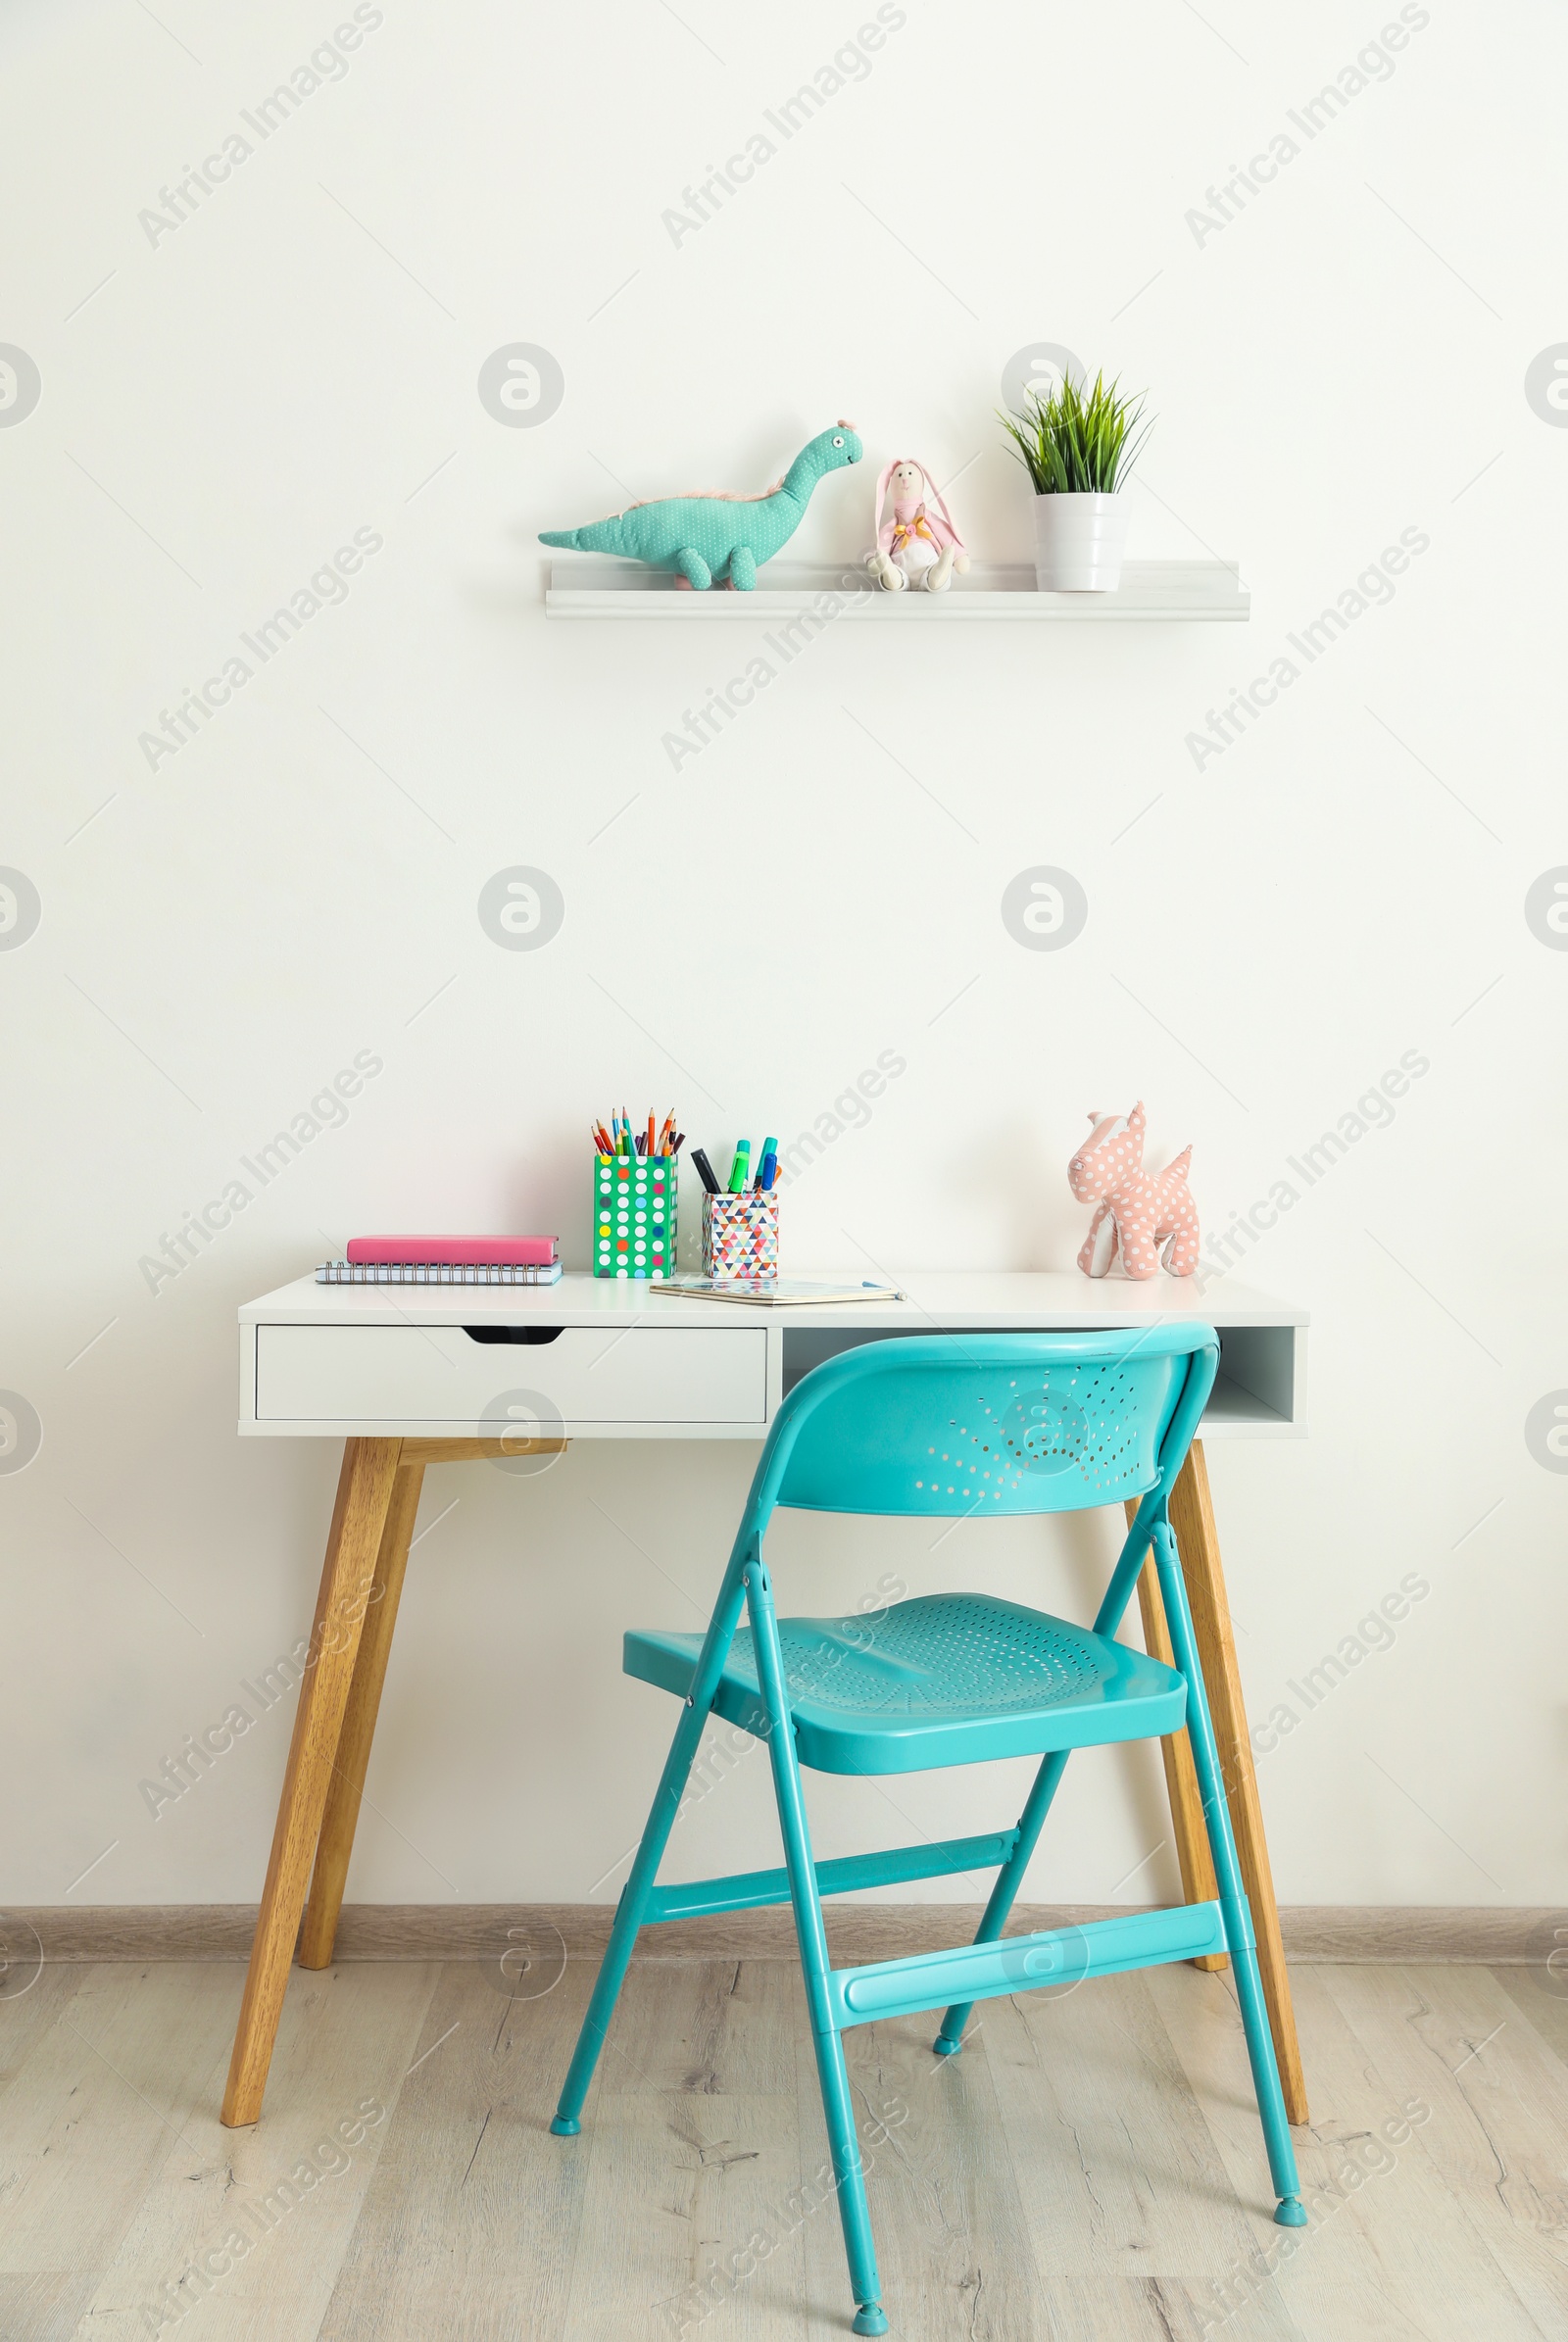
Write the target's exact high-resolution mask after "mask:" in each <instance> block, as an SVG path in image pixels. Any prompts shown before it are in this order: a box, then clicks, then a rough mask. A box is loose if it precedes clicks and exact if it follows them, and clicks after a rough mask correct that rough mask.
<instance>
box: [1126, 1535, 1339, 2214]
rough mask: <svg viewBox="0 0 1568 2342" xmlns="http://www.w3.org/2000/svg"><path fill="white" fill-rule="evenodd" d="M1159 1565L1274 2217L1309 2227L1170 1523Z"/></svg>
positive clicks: (1157, 1545) (1157, 1540)
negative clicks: (1274, 2202) (1273, 2197)
mask: <svg viewBox="0 0 1568 2342" xmlns="http://www.w3.org/2000/svg"><path fill="white" fill-rule="evenodd" d="M1154 1566H1155V1568H1156V1569H1157V1571H1158V1573H1159V1590H1160V1594H1161V1597H1162V1598H1163V1601H1164V1604H1165V1618H1166V1623H1167V1624H1168V1626H1169V1628H1170V1638H1171V1646H1172V1648H1173V1650H1174V1651H1175V1654H1176V1665H1177V1666H1178V1668H1179V1669H1180V1670H1181V1672H1182V1674H1183V1675H1184V1676H1185V1677H1186V1679H1187V1732H1188V1738H1189V1740H1190V1741H1191V1744H1192V1751H1193V1764H1194V1767H1195V1769H1196V1771H1197V1774H1198V1785H1199V1787H1200V1789H1201V1791H1202V1796H1203V1818H1204V1821H1205V1822H1206V1824H1207V1826H1208V1843H1209V1850H1210V1852H1211V1853H1212V1855H1213V1858H1214V1878H1215V1883H1216V1885H1217V1887H1218V1890H1219V1903H1220V1909H1221V1910H1222V1911H1223V1913H1224V1915H1225V1931H1226V1935H1227V1937H1228V1938H1229V1940H1230V1942H1231V1946H1232V1950H1231V1959H1232V1962H1233V1964H1234V1967H1235V1970H1236V1997H1237V1999H1238V2001H1239V2002H1240V2004H1241V2011H1242V2027H1243V2030H1244V2031H1245V2033H1246V2035H1247V2054H1248V2057H1249V2058H1250V2061H1251V2067H1252V2086H1253V2088H1254V2089H1255V2090H1256V2092H1257V2111H1258V2115H1259V2118H1260V2120H1261V2122H1262V2124H1263V2139H1264V2143H1265V2145H1266V2146H1267V2148H1268V2165H1269V2171H1270V2173H1271V2175H1272V2177H1273V2181H1274V2192H1275V2194H1276V2195H1277V2196H1278V2197H1279V2199H1280V2201H1279V2204H1278V2207H1277V2208H1276V2210H1275V2214H1274V2218H1275V2219H1276V2220H1278V2221H1279V2222H1280V2224H1281V2226H1282V2227H1287V2228H1304V2227H1305V2225H1306V2209H1305V2207H1304V2205H1303V2204H1302V2202H1301V2198H1300V2180H1299V2176H1298V2173H1297V2169H1296V2148H1295V2145H1294V2143H1293V2141H1292V2138H1291V2126H1290V2123H1289V2122H1288V2120H1287V2118H1286V2111H1285V2093H1284V2091H1283V2090H1282V2088H1281V2087H1280V2070H1279V2065H1278V2063H1277V2061H1276V2059H1275V2055H1274V2036H1273V2034H1272V2032H1271V2031H1270V2029H1269V2022H1268V2009H1267V2007H1266V2005H1265V2003H1264V1999H1263V1981H1262V1977H1261V1976H1260V1974H1259V1972H1258V1965H1257V1951H1256V1947H1255V1945H1254V1943H1253V1941H1252V1923H1251V1917H1250V1911H1249V1909H1248V1903H1247V1896H1246V1893H1245V1891H1244V1889H1243V1885H1242V1874H1241V1866H1240V1864H1239V1862H1238V1861H1237V1856H1236V1839H1235V1836H1234V1834H1233V1832H1232V1830H1231V1816H1230V1806H1229V1804H1228V1802H1227V1799H1226V1795H1225V1781H1224V1777H1223V1775H1222V1774H1221V1772H1220V1766H1219V1751H1218V1748H1217V1747H1216V1745H1215V1741H1214V1727H1213V1723H1212V1721H1211V1719H1210V1717H1209V1713H1208V1701H1207V1698H1206V1696H1205V1694H1204V1690H1203V1677H1202V1671H1201V1668H1200V1666H1199V1663H1198V1644H1197V1639H1196V1637H1195V1635H1194V1633H1193V1616H1192V1612H1191V1610H1190V1609H1189V1607H1188V1602H1187V1587H1186V1585H1185V1583H1184V1581H1183V1578H1182V1569H1181V1561H1180V1558H1179V1556H1178V1554H1177V1550H1176V1539H1175V1537H1174V1536H1173V1535H1172V1533H1171V1529H1170V1526H1169V1524H1168V1522H1163V1521H1162V1522H1160V1523H1159V1524H1158V1526H1157V1527H1156V1529H1155V1531H1154Z"/></svg>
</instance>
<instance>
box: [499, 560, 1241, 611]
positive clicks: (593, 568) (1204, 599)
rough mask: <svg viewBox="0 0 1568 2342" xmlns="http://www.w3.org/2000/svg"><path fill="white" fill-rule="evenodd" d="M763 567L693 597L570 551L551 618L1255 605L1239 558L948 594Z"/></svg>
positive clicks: (555, 567) (1018, 572) (551, 587)
mask: <svg viewBox="0 0 1568 2342" xmlns="http://www.w3.org/2000/svg"><path fill="white" fill-rule="evenodd" d="M761 574H762V576H763V577H764V578H765V579H766V581H767V582H766V583H765V584H764V585H759V586H758V587H756V588H755V590H754V591H753V592H752V593H750V594H735V593H731V592H729V591H728V590H727V589H723V588H711V589H710V590H709V592H708V593H706V594H694V593H691V592H688V591H686V590H685V589H684V588H682V587H679V586H677V585H676V584H675V582H674V580H673V578H671V577H669V576H667V575H664V574H663V573H662V572H660V571H656V570H652V569H645V568H644V567H643V565H642V563H641V562H640V561H612V560H609V559H607V558H606V557H604V556H602V555H599V554H573V555H567V556H566V557H565V558H564V560H562V561H552V562H551V563H550V564H549V583H548V586H547V588H546V591H545V615H546V616H547V617H550V618H671V619H675V620H703V621H705V622H711V621H719V622H722V621H723V620H725V619H728V618H752V619H759V620H760V621H761V623H762V624H763V625H767V624H770V623H773V622H776V621H780V620H782V621H783V622H785V623H788V621H789V620H790V619H791V618H793V617H796V616H799V615H800V614H801V613H802V612H803V611H804V612H810V613H813V614H816V613H815V605H816V600H817V596H818V595H820V594H838V595H839V596H841V597H842V598H843V599H844V600H845V601H846V602H847V603H848V604H850V605H851V607H849V608H846V609H845V610H841V611H838V612H835V613H834V614H835V615H841V616H845V617H850V616H853V617H857V618H859V617H868V618H885V619H888V620H890V621H891V622H892V623H894V624H895V625H900V626H932V625H947V624H951V623H953V622H955V621H957V620H962V619H972V618H1045V619H1062V620H1071V619H1090V620H1098V621H1099V622H1100V623H1102V624H1104V623H1106V622H1107V621H1115V620H1118V619H1120V620H1127V619H1148V618H1155V619H1165V620H1170V619H1182V620H1189V621H1190V620H1194V619H1201V620H1211V619H1216V618H1225V619H1231V620H1237V619H1240V620H1246V619H1247V618H1248V617H1249V616H1250V612H1251V607H1252V597H1251V592H1250V588H1249V587H1247V586H1245V585H1244V584H1243V583H1242V580H1241V576H1240V573H1239V570H1238V568H1237V565H1236V563H1235V562H1234V561H1128V562H1127V564H1126V565H1125V567H1124V568H1123V570H1122V573H1121V584H1120V585H1119V586H1118V588H1117V589H1116V591H1115V592H1114V593H1113V594H1042V593H1038V592H1037V591H1036V589H1035V573H1034V570H1033V568H1032V567H1029V566H1026V565H1025V564H1023V563H1021V562H1020V563H1018V564H1016V565H1006V566H1004V565H1002V564H992V565H990V566H982V564H981V563H979V562H976V563H975V565H974V566H973V567H972V568H971V569H970V571H969V574H968V575H967V577H956V578H955V579H954V580H953V583H952V585H951V586H950V587H949V589H948V591H947V592H946V593H945V594H917V593H912V592H906V593H902V594H884V593H883V592H881V590H880V589H879V588H877V587H875V586H873V585H872V583H871V580H870V578H869V575H868V573H867V572H865V571H863V570H859V569H857V568H856V567H855V565H854V564H853V563H851V562H847V561H846V562H841V563H838V564H836V565H830V564H827V563H821V562H813V563H807V562H804V561H770V562H769V563H768V564H767V566H766V568H765V569H763V571H762V572H761Z"/></svg>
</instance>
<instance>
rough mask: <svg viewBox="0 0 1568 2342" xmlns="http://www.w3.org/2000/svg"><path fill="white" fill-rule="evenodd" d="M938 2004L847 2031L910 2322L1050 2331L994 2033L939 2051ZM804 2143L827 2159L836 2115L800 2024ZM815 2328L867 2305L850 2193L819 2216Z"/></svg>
mask: <svg viewBox="0 0 1568 2342" xmlns="http://www.w3.org/2000/svg"><path fill="white" fill-rule="evenodd" d="M937 2023H938V2019H937V2018H936V2017H935V2016H930V2017H926V2016H920V2017H905V2018H899V2019H896V2020H894V2021H892V2022H890V2023H887V2024H881V2025H857V2026H856V2027H855V2028H854V2030H853V2031H851V2032H849V2033H847V2034H846V2035H845V2036H844V2044H845V2053H846V2059H847V2063H848V2066H849V2073H850V2087H851V2093H852V2097H853V2100H854V2105H855V2117H856V2124H857V2128H858V2133H859V2136H860V2140H861V2154H862V2156H863V2157H865V2158H866V2160H867V2165H868V2170H867V2180H866V2196H867V2201H868V2203H869V2206H870V2213H871V2232H872V2236H873V2238H874V2240H875V2244H876V2252H877V2260H878V2264H879V2266H880V2269H881V2274H882V2288H883V2290H882V2305H883V2308H884V2309H885V2310H886V2311H887V2314H888V2318H889V2320H890V2321H891V2325H892V2329H893V2331H894V2332H895V2333H896V2334H905V2335H908V2336H911V2337H913V2336H916V2335H918V2336H919V2337H920V2342H950V2337H951V2338H952V2342H957V2338H958V2337H960V2336H961V2337H962V2338H963V2342H1004V2338H1005V2342H1036V2338H1037V2337H1038V2338H1039V2342H1046V2337H1047V2336H1048V2335H1049V2333H1050V2330H1051V2329H1050V2325H1049V2322H1048V2319H1047V2317H1046V2314H1045V2310H1044V2306H1043V2303H1042V2301H1041V2296H1040V2270H1039V2269H1038V2268H1037V2266H1036V2261H1035V2254H1034V2249H1033V2242H1032V2239H1031V2235H1030V2230H1029V2223H1028V2220H1027V2219H1026V2217H1025V2213H1024V2208H1023V2204H1022V2202H1021V2200H1020V2197H1019V2193H1018V2186H1017V2181H1016V2178H1015V2176H1014V2172H1013V2168H1012V2160H1011V2157H1010V2156H1009V2154H1008V2151H1007V2144H1006V2140H1005V2136H1004V2133H1003V2129H1002V2124H1001V2122H1000V2119H999V2113H998V2107H997V2094H996V2089H995V2086H994V2084H993V2080H992V2074H991V2069H990V2066H989V2064H988V2062H987V2058H986V2053H985V2045H984V2034H983V2033H981V2034H979V2035H975V2036H972V2037H971V2039H970V2041H969V2044H968V2046H967V2047H966V2048H965V2050H964V2053H963V2055H962V2056H961V2057H959V2058H938V2057H933V2055H932V2054H931V2039H932V2035H933V2034H934V2032H935V2031H936V2026H937ZM797 2064H798V2071H799V2077H800V2079H799V2087H800V2124H801V2142H802V2152H803V2156H804V2160H805V2166H806V2169H807V2170H808V2171H815V2170H819V2169H824V2168H826V2159H827V2153H828V2146H827V2127H826V2124H825V2122H824V2121H823V2116H822V2103H821V2095H820V2089H819V2084H818V2081H817V2074H816V2060H815V2057H814V2055H813V2053H812V2049H811V2045H810V2039H809V2035H808V2034H807V2033H806V2032H805V2031H804V2029H803V2031H802V2032H801V2034H800V2035H799V2037H798V2043H797ZM805 2234H806V2240H807V2253H806V2267H807V2288H808V2295H809V2316H808V2323H807V2326H806V2329H805V2330H806V2332H807V2333H808V2334H809V2335H810V2336H811V2337H812V2338H813V2342H829V2337H832V2338H833V2342H838V2337H840V2336H842V2335H843V2333H844V2331H845V2327H846V2323H847V2320H848V2318H849V2315H850V2313H851V2311H852V2309H853V2303H852V2301H851V2294H850V2282H849V2274H848V2267H847V2264H846V2261H845V2257H844V2241H843V2235H842V2232H841V2228H840V2222H839V2217H838V2208H837V2203H836V2200H829V2201H828V2202H827V2203H826V2204H824V2206H823V2208H822V2210H821V2211H820V2212H818V2213H817V2214H816V2215H815V2217H814V2218H813V2219H812V2220H809V2222H808V2224H807V2227H806V2230H805Z"/></svg>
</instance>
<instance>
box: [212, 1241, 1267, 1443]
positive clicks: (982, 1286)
mask: <svg viewBox="0 0 1568 2342" xmlns="http://www.w3.org/2000/svg"><path fill="white" fill-rule="evenodd" d="M838 1281H839V1282H847V1281H848V1280H838ZM899 1290H900V1291H901V1292H903V1293H905V1294H906V1295H907V1298H906V1299H904V1300H902V1301H898V1300H883V1299H876V1300H867V1301H848V1302H845V1301H839V1302H828V1303H825V1304H823V1305H822V1306H820V1307H816V1308H800V1309H795V1308H790V1309H769V1308H766V1307H755V1306H754V1307H746V1306H739V1305H736V1304H734V1303H731V1302H727V1301H703V1300H696V1299H692V1298H690V1297H688V1296H686V1295H681V1294H666V1293H659V1292H658V1291H657V1289H652V1288H650V1287H649V1286H647V1285H645V1284H643V1283H642V1282H640V1281H638V1282H636V1283H633V1282H631V1281H630V1280H627V1281H626V1282H624V1283H623V1282H621V1281H619V1280H612V1279H610V1278H599V1277H592V1276H590V1275H588V1274H587V1273H586V1272H585V1271H581V1270H579V1271H575V1272H573V1273H571V1274H569V1275H567V1276H564V1277H563V1278H562V1280H561V1282H560V1284H559V1285H546V1286H496V1285H445V1286H442V1285H434V1286H429V1285H318V1284H317V1282H316V1280H315V1278H314V1277H300V1278H297V1279H296V1280H295V1282H294V1283H293V1284H292V1285H284V1286H280V1287H279V1288H278V1290H277V1292H276V1293H267V1294H265V1295H264V1296H263V1297H262V1299H260V1300H258V1301H249V1302H247V1303H246V1305H245V1307H244V1308H243V1309H242V1310H241V1311H240V1313H239V1316H240V1323H239V1337H240V1430H241V1432H243V1433H246V1434H248V1435H251V1436H261V1437H266V1438H273V1439H277V1438H298V1437H299V1436H301V1435H302V1434H303V1435H308V1436H315V1437H318V1438H324V1437H332V1438H347V1437H349V1436H350V1435H351V1434H356V1433H358V1434H361V1435H364V1436H370V1435H372V1434H374V1435H377V1436H384V1437H393V1436H396V1435H404V1436H409V1437H418V1438H427V1439H437V1438H453V1439H456V1438H470V1439H471V1438H473V1437H476V1436H479V1437H483V1436H485V1430H486V1426H487V1425H488V1424H489V1423H490V1418H491V1414H492V1412H493V1410H494V1409H495V1408H496V1407H499V1406H501V1405H502V1404H503V1402H505V1403H506V1404H507V1405H508V1406H511V1405H512V1404H513V1402H514V1401H517V1402H518V1403H521V1402H520V1399H519V1390H520V1391H521V1396H522V1397H528V1396H529V1394H530V1393H531V1397H532V1400H533V1401H534V1402H537V1407H538V1409H540V1410H542V1412H541V1414H540V1420H541V1421H543V1420H546V1419H547V1418H548V1419H549V1420H550V1422H551V1423H552V1425H553V1426H555V1427H557V1428H559V1429H560V1430H561V1431H562V1432H563V1433H564V1435H565V1436H566V1437H567V1438H570V1439H579V1438H580V1439H760V1438H761V1436H762V1434H763V1433H764V1432H765V1430H766V1428H767V1426H768V1424H769V1423H771V1422H772V1420H773V1416H774V1414H775V1413H776V1411H777V1409H778V1406H779V1404H780V1402H781V1400H782V1398H783V1396H784V1393H785V1392H786V1391H788V1390H789V1389H790V1388H791V1387H792V1385H793V1383H794V1382H795V1381H796V1380H797V1379H798V1378H799V1376H800V1375H802V1374H805V1373H809V1371H810V1369H811V1368H812V1367H813V1366H817V1365H820V1364H821V1363H822V1361H823V1360H824V1359H825V1358H828V1357H830V1356H832V1355H834V1354H835V1353H836V1352H837V1351H839V1350H841V1349H843V1348H845V1347H847V1346H849V1345H851V1344H853V1343H854V1342H858V1341H865V1340H872V1341H875V1340H877V1339H879V1338H885V1337H886V1336H888V1335H890V1334H915V1335H920V1334H934V1333H956V1334H962V1333H988V1332H994V1333H1007V1332H1012V1333H1024V1332H1029V1333H1072V1332H1079V1331H1083V1332H1088V1331H1091V1330H1094V1329H1098V1328H1101V1327H1107V1328H1109V1327H1130V1326H1137V1325H1140V1324H1147V1323H1149V1322H1151V1321H1158V1320H1159V1319H1161V1318H1166V1319H1170V1318H1187V1319H1197V1320H1199V1321H1200V1322H1202V1323H1207V1324H1210V1325H1213V1326H1214V1327H1216V1328H1217V1330H1218V1333H1219V1339H1220V1363H1219V1375H1218V1378H1217V1380H1216V1382H1215V1385H1214V1390H1213V1392H1212V1395H1211V1397H1210V1399H1209V1403H1208V1406H1207V1408H1206V1409H1205V1411H1204V1416H1203V1432H1204V1436H1205V1437H1209V1436H1212V1435H1214V1434H1216V1433H1220V1432H1223V1433H1225V1434H1226V1435H1227V1436H1230V1437H1234V1438H1242V1439H1256V1438H1278V1437H1280V1436H1281V1435H1282V1434H1284V1435H1287V1436H1292V1435H1294V1436H1295V1437H1298V1438H1299V1437H1300V1435H1301V1433H1302V1432H1303V1431H1304V1430H1305V1411H1304V1399H1305V1363H1306V1351H1305V1344H1306V1332H1305V1328H1306V1312H1305V1311H1304V1310H1303V1309H1299V1308H1296V1307H1294V1306H1293V1305H1292V1304H1291V1303H1289V1302H1286V1301H1276V1300H1272V1299H1270V1298H1269V1296H1268V1295H1267V1294H1265V1293H1253V1292H1251V1291H1250V1289H1249V1288H1248V1287H1246V1286H1244V1285H1237V1284H1236V1283H1234V1282H1233V1281H1232V1279H1230V1278H1229V1277H1227V1278H1224V1279H1223V1280H1220V1281H1219V1282H1217V1283H1215V1284H1214V1285H1212V1286H1211V1287H1210V1289H1209V1292H1208V1293H1207V1295H1206V1296H1203V1295H1200V1294H1199V1293H1196V1292H1195V1291H1194V1288H1193V1284H1192V1281H1191V1280H1190V1279H1180V1278H1174V1277H1164V1276H1160V1277H1153V1278H1151V1279H1150V1280H1149V1281H1148V1282H1147V1283H1146V1284H1134V1283H1133V1282H1132V1281H1131V1280H1130V1279H1127V1278H1109V1277H1106V1278H1103V1279H1099V1280H1096V1281H1094V1282H1091V1281H1090V1279H1088V1278H1087V1277H1081V1276H1079V1275H1078V1274H1077V1272H1076V1271H1071V1272H1069V1273H1067V1274H1065V1275H1062V1274H1059V1273H1056V1274H1047V1275H1015V1274H1007V1273H1004V1272H995V1273H975V1272H974V1271H960V1270H952V1269H939V1270H931V1269H920V1270H916V1271H914V1272H913V1273H912V1274H911V1275H910V1276H909V1277H908V1278H907V1279H901V1280H899ZM492 1330H493V1331H492ZM530 1334H531V1335H532V1336H533V1340H532V1341H530V1340H529V1336H530ZM504 1386H505V1387H506V1388H504ZM514 1387H516V1388H514Z"/></svg>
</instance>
